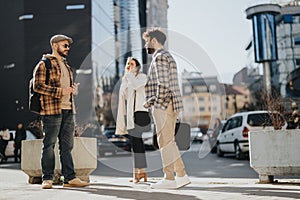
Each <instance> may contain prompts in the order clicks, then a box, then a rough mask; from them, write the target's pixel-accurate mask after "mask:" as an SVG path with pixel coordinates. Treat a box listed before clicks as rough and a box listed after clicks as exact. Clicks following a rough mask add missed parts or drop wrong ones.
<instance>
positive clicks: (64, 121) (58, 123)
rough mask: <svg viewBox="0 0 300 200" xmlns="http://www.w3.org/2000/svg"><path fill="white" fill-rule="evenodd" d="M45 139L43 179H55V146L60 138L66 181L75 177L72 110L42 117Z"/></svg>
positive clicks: (62, 170) (60, 150)
mask: <svg viewBox="0 0 300 200" xmlns="http://www.w3.org/2000/svg"><path fill="white" fill-rule="evenodd" d="M42 121H43V130H44V132H45V137H44V139H43V152H42V160H41V162H42V172H43V177H42V178H43V180H53V177H54V168H55V154H54V146H55V143H56V140H57V138H58V144H59V154H60V163H61V168H62V169H61V172H62V175H63V176H64V180H65V181H69V180H72V179H73V178H75V171H74V164H73V159H72V155H71V151H72V149H73V145H74V124H75V122H74V115H73V113H72V111H71V110H63V111H62V114H61V115H46V116H43V117H42Z"/></svg>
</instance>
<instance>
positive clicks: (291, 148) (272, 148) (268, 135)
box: [249, 129, 300, 183]
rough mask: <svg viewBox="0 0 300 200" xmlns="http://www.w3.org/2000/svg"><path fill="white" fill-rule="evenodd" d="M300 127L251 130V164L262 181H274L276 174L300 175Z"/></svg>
mask: <svg viewBox="0 0 300 200" xmlns="http://www.w3.org/2000/svg"><path fill="white" fill-rule="evenodd" d="M299 150H300V129H293V130H273V131H259V132H251V133H250V134H249V153H250V166H251V167H252V168H253V169H254V170H255V171H256V172H257V173H258V174H259V181H260V182H261V183H270V182H273V181H274V175H281V176H294V175H297V176H299V175H300V156H299Z"/></svg>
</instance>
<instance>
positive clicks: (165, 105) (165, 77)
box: [143, 29, 190, 189]
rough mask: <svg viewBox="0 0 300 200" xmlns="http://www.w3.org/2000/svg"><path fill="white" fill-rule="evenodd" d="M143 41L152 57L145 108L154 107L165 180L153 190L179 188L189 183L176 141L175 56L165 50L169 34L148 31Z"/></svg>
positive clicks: (178, 108)
mask: <svg viewBox="0 0 300 200" xmlns="http://www.w3.org/2000/svg"><path fill="white" fill-rule="evenodd" d="M143 38H144V40H145V42H146V44H145V48H146V50H147V53H148V54H153V56H152V62H151V65H150V67H149V71H148V74H147V83H146V86H145V92H146V102H145V104H144V106H145V108H152V115H153V119H154V123H155V126H156V133H157V142H158V146H159V149H160V152H161V157H162V164H163V172H164V179H162V180H161V181H159V182H157V183H155V184H152V185H151V187H152V188H157V189H176V188H180V187H183V186H185V185H187V184H189V183H190V180H189V178H188V176H187V175H186V172H185V169H184V164H183V162H182V159H181V156H180V153H179V150H178V147H177V144H176V143H175V138H174V133H175V125H176V119H177V116H178V114H179V112H181V111H183V104H182V98H181V94H180V89H179V84H178V73H177V65H176V62H175V60H174V59H173V57H172V55H171V54H170V53H169V52H168V51H166V50H164V49H163V45H164V43H165V41H166V35H165V34H164V33H163V32H162V31H161V30H159V29H151V30H148V31H146V32H144V34H143ZM174 172H176V178H175V176H174Z"/></svg>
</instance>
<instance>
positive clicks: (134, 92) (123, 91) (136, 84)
mask: <svg viewBox="0 0 300 200" xmlns="http://www.w3.org/2000/svg"><path fill="white" fill-rule="evenodd" d="M124 71H125V72H124V73H125V74H124V76H123V78H122V83H121V86H120V91H119V105H118V114H117V124H116V134H119V135H122V134H128V135H129V138H130V140H131V147H132V152H133V164H134V170H133V172H134V175H133V182H135V183H137V182H139V181H140V179H142V178H144V181H145V182H146V181H147V174H146V172H145V168H146V167H147V161H146V155H145V146H144V142H143V139H142V132H141V131H140V130H138V129H137V128H135V124H134V117H133V116H134V112H135V111H147V110H146V109H145V108H144V106H143V103H144V102H145V84H146V81H147V77H146V75H145V74H143V73H142V72H141V65H140V63H139V62H138V60H137V59H135V58H133V57H129V58H128V59H127V63H126V66H125V70H124Z"/></svg>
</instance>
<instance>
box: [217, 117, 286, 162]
mask: <svg viewBox="0 0 300 200" xmlns="http://www.w3.org/2000/svg"><path fill="white" fill-rule="evenodd" d="M278 114H279V113H278ZM280 118H281V119H282V124H283V126H282V128H283V129H285V128H286V126H287V123H286V121H285V119H284V117H283V116H282V115H280ZM272 129H274V127H273V122H272V118H271V116H270V112H268V111H250V112H241V113H237V114H234V115H233V116H231V117H230V118H229V119H228V120H227V121H226V123H225V124H224V126H223V129H222V131H221V133H220V134H219V136H218V138H217V155H218V156H223V155H224V154H225V153H235V157H236V158H237V159H244V158H245V157H246V156H247V155H248V154H249V141H248V134H251V132H253V131H259V130H272Z"/></svg>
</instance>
